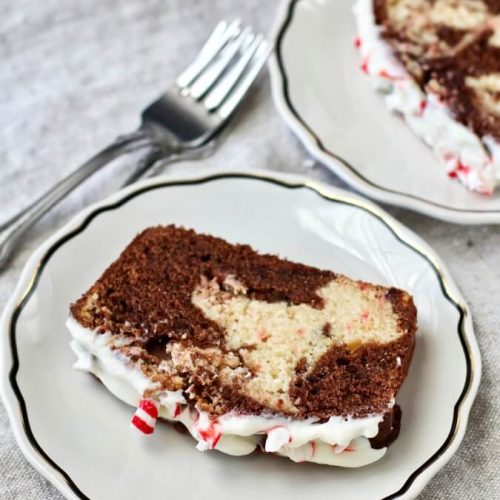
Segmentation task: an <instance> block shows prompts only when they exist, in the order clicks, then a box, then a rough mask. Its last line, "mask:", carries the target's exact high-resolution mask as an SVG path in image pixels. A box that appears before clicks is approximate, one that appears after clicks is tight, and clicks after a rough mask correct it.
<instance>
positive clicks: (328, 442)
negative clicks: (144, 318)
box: [67, 317, 386, 467]
mask: <svg viewBox="0 0 500 500" xmlns="http://www.w3.org/2000/svg"><path fill="white" fill-rule="evenodd" d="M67 327H68V329H69V331H70V332H71V335H72V337H73V340H72V342H71V347H72V349H73V351H74V352H75V354H76V356H77V362H76V363H75V365H74V367H75V368H77V369H80V370H83V371H86V372H89V373H92V374H94V375H95V376H97V377H98V378H99V379H100V380H101V381H102V382H103V384H104V385H105V386H106V387H107V388H108V390H109V391H110V392H111V393H113V394H114V395H115V396H116V397H117V398H119V399H121V400H122V401H124V402H125V403H127V404H129V405H131V406H134V407H135V406H137V405H138V403H139V401H140V399H141V398H142V397H143V394H144V392H145V391H147V390H151V389H153V390H154V389H155V383H153V382H152V381H151V380H150V379H149V378H148V377H146V376H145V375H144V373H143V372H142V371H141V369H140V367H139V366H138V365H137V364H134V363H133V362H131V360H130V359H128V358H127V357H126V356H124V355H123V354H121V353H120V352H119V351H117V350H115V349H113V348H112V347H115V348H116V347H120V346H121V345H126V344H127V343H128V342H129V339H127V338H126V337H125V336H119V335H111V334H108V333H104V334H102V333H101V334H100V333H97V332H94V331H92V330H90V329H87V328H84V327H82V326H81V325H80V324H79V323H78V322H77V321H76V320H75V319H74V318H72V317H70V318H69V319H68V321H67ZM154 397H155V399H156V400H157V402H158V404H159V416H160V417H161V418H164V419H166V420H169V421H172V422H180V423H182V424H183V425H184V426H185V427H186V428H187V429H188V431H189V432H190V434H191V435H192V436H193V438H194V439H195V440H196V441H197V442H198V444H197V448H198V449H199V450H202V451H204V450H208V449H216V450H219V451H221V452H223V453H227V454H229V455H247V454H250V453H252V452H253V451H254V450H255V448H256V447H257V446H261V447H262V448H263V449H264V450H265V451H267V452H272V453H276V454H278V455H281V456H286V457H288V458H290V459H291V460H293V461H296V462H315V463H319V464H326V465H335V466H342V467H361V466H363V465H367V464H370V463H372V462H375V461H376V460H379V459H380V458H381V457H382V456H383V455H384V454H385V452H386V448H382V449H373V448H371V446H370V441H369V439H370V438H373V437H375V436H376V435H377V433H378V426H379V423H380V422H382V420H383V416H382V415H371V416H367V417H363V418H344V417H331V418H330V419H329V420H328V421H326V422H323V423H320V422H318V421H317V419H315V418H310V419H308V420H293V419H288V418H283V417H281V416H277V415H261V416H249V415H237V414H226V415H222V416H219V417H218V418H216V419H213V418H210V416H209V415H208V414H207V413H205V412H203V411H199V410H197V409H196V408H192V407H189V406H188V405H187V402H186V400H185V398H184V396H183V394H182V392H181V391H162V392H158V393H155V396H154ZM214 431H215V432H216V434H217V436H218V437H217V439H216V440H214V439H213V436H214Z"/></svg>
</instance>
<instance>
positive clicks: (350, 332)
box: [177, 276, 402, 413]
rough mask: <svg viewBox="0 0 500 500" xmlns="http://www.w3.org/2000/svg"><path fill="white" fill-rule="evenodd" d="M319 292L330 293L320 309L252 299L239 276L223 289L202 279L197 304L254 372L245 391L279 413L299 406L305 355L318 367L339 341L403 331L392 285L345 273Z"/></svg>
mask: <svg viewBox="0 0 500 500" xmlns="http://www.w3.org/2000/svg"><path fill="white" fill-rule="evenodd" d="M227 290H230V291H229V292H227ZM317 294H318V295H319V296H320V297H321V298H322V299H323V307H322V308H321V309H316V308H313V307H311V306H310V305H309V304H300V305H291V304H288V303H286V302H265V301H260V300H255V299H250V298H249V297H248V296H247V295H246V290H245V288H244V287H243V285H242V284H241V283H239V282H238V281H236V280H235V279H234V278H229V280H228V279H227V278H226V280H225V282H224V286H223V289H221V288H220V286H219V285H218V283H217V281H216V280H212V281H207V280H206V279H202V282H201V283H200V285H198V287H197V288H196V289H195V291H194V293H193V297H192V302H193V304H194V305H195V306H196V307H198V308H199V309H201V310H202V312H203V315H204V316H205V317H206V318H209V319H210V320H212V321H214V322H215V323H217V324H218V325H219V326H220V327H221V329H222V330H223V331H224V332H225V334H224V335H225V345H226V347H227V348H228V349H229V350H231V351H235V352H238V354H239V356H241V358H243V361H244V365H245V367H247V368H248V369H249V370H251V372H250V373H249V374H248V375H251V377H245V374H243V376H242V377H241V380H239V384H240V385H241V386H242V387H243V388H244V392H245V393H246V394H248V395H249V396H250V397H252V398H253V399H254V400H256V401H258V402H260V403H262V404H263V405H265V406H268V407H270V408H273V409H275V410H276V411H279V410H282V411H286V412H288V413H294V412H295V411H297V408H296V407H295V406H294V403H293V401H291V400H290V396H289V393H288V390H289V387H290V384H291V382H292V380H293V377H294V376H295V374H296V367H297V364H298V363H299V361H300V360H303V359H305V360H306V362H307V365H308V366H314V365H316V363H317V361H318V360H319V359H320V357H321V356H322V355H323V354H325V352H326V351H327V350H328V349H329V348H330V347H331V346H332V345H334V344H337V345H343V346H348V347H352V348H353V349H355V348H356V347H358V346H359V345H361V344H365V343H369V342H373V343H376V344H386V343H389V342H392V341H394V340H397V339H398V338H399V337H400V336H401V335H402V331H401V330H400V329H399V328H398V324H397V316H396V315H395V314H394V312H393V309H392V304H391V302H390V300H388V299H387V298H386V294H387V289H385V288H381V287H380V288H376V287H366V286H364V284H362V283H358V282H356V281H352V280H350V279H348V278H345V277H343V276H338V277H337V278H336V279H334V280H332V281H330V282H329V283H327V284H326V285H325V286H323V287H322V288H320V289H319V290H318V291H317ZM325 325H328V326H327V328H326V331H325ZM246 346H250V347H249V348H248V349H247V348H246ZM197 354H199V352H197ZM186 355H187V356H189V353H186ZM180 356H181V354H180V353H178V354H177V357H178V358H179V357H180ZM233 371H234V370H232V369H231V368H230V367H229V368H226V369H223V370H222V371H221V373H220V378H221V380H222V381H225V382H230V381H231V379H232V378H234V373H233Z"/></svg>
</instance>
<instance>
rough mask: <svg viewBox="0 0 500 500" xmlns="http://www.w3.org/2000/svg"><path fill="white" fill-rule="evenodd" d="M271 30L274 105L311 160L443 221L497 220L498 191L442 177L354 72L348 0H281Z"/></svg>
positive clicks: (355, 58) (366, 81)
mask: <svg viewBox="0 0 500 500" xmlns="http://www.w3.org/2000/svg"><path fill="white" fill-rule="evenodd" d="M275 33H276V49H275V52H274V54H273V56H272V59H271V63H270V69H271V77H272V84H273V95H274V98H275V102H276V106H277V107H278V110H279V111H280V113H281V115H282V116H283V118H284V119H285V121H286V122H287V123H288V125H289V126H290V127H291V128H292V130H293V131H294V132H295V133H296V134H297V136H298V137H299V138H300V139H301V141H302V142H303V143H304V145H305V146H306V148H307V149H308V150H309V152H310V153H311V154H312V155H313V156H314V157H316V158H317V159H318V160H319V161H321V162H322V163H324V164H325V165H326V166H328V167H329V168H331V169H332V170H333V171H334V172H335V173H336V174H337V175H339V176H340V177H341V178H342V179H343V180H344V181H345V182H347V183H349V184H350V185H351V186H352V187H353V188H355V189H357V190H358V191H360V192H362V193H364V194H366V195H367V196H370V197H371V198H374V199H376V200H378V201H381V202H384V203H389V204H393V205H399V206H402V207H406V208H410V209H412V210H416V211H419V212H422V213H425V214H427V215H430V216H432V217H435V218H439V219H443V220H446V221H449V222H455V223H463V224H484V223H500V191H497V193H496V194H495V195H493V196H492V197H485V196H481V195H478V194H474V193H471V192H469V191H467V190H466V189H465V188H464V187H462V186H461V185H460V184H459V183H458V182H457V181H451V180H450V179H448V177H447V175H446V174H445V171H444V167H443V166H442V165H441V164H440V163H439V161H438V160H437V158H436V157H435V156H434V154H433V153H432V151H431V150H430V149H429V148H427V146H425V144H423V143H422V142H421V141H420V140H419V139H418V138H417V137H415V136H414V135H413V133H412V132H411V131H410V129H409V128H408V127H407V126H406V124H405V123H404V121H403V120H402V119H401V118H400V117H398V116H396V115H394V114H391V112H390V111H389V110H388V109H387V108H386V106H385V103H384V102H383V100H382V98H381V97H380V96H379V95H378V94H377V93H376V92H375V90H374V89H373V88H372V86H371V85H370V82H369V79H368V77H367V76H366V75H364V74H363V73H362V72H361V71H360V58H359V55H358V54H357V51H356V49H355V48H354V44H353V41H354V38H355V36H356V30H355V25H354V18H353V14H352V1H351V0H331V1H328V0H284V2H283V5H282V8H281V9H280V12H279V14H278V18H277V21H276V27H275Z"/></svg>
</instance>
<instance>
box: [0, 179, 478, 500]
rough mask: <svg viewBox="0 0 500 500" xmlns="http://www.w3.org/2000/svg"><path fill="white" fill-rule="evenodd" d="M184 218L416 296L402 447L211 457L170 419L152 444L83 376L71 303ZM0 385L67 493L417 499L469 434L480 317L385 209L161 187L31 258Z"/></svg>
mask: <svg viewBox="0 0 500 500" xmlns="http://www.w3.org/2000/svg"><path fill="white" fill-rule="evenodd" d="M168 223H176V224H180V225H184V226H187V227H192V228H194V229H196V230H198V231H204V232H208V233H212V234H214V235H217V236H221V237H223V238H226V239H228V240H229V241H232V242H245V243H250V244H251V245H252V246H253V247H254V248H256V249H258V250H260V251H262V252H272V253H277V254H279V255H282V256H286V257H288V258H290V259H293V260H296V261H299V262H305V263H307V264H312V265H315V266H319V267H323V268H327V269H333V270H336V271H339V272H342V273H346V274H348V275H350V276H352V277H354V278H363V279H365V280H372V281H375V282H379V283H382V284H385V285H394V286H397V287H402V288H405V289H407V290H409V291H410V292H411V293H412V294H413V295H414V297H415V301H416V305H417V308H418V311H419V333H418V337H417V343H416V350H415V356H414V359H413V363H412V366H411V370H410V373H409V376H408V379H407V381H406V382H405V384H404V386H403V389H402V392H401V395H400V398H399V402H400V404H401V406H402V408H403V422H402V430H401V434H400V437H399V439H398V440H397V441H396V442H395V443H394V444H393V445H392V446H391V447H390V448H389V451H388V453H387V454H386V456H385V457H384V458H383V459H382V460H380V461H379V462H377V463H375V464H373V465H370V466H367V467H365V468H361V469H355V470H347V469H338V468H331V467H325V466H317V465H311V464H307V465H306V464H304V465H297V464H294V463H293V462H290V461H288V460H285V459H281V458H276V457H269V456H264V455H261V454H254V455H252V456H249V457H244V458H230V457H228V456H225V455H222V454H219V453H217V452H207V453H200V452H198V451H197V450H196V449H195V448H194V442H193V441H192V439H191V438H190V437H189V436H186V435H180V434H178V433H176V432H175V431H174V430H173V429H172V428H171V427H170V426H167V425H160V426H159V427H160V428H159V429H157V432H156V433H155V434H154V436H152V437H149V438H144V437H142V436H139V435H138V433H136V432H133V431H131V430H130V428H129V422H130V418H131V416H132V414H133V412H134V409H132V408H131V407H128V406H127V405H125V404H123V403H122V402H120V401H119V400H117V399H116V398H114V397H113V396H112V395H111V394H110V393H108V392H107V391H106V390H105V389H104V387H103V386H102V385H100V384H98V383H96V382H95V380H93V379H92V378H91V377H89V376H88V375H87V374H84V373H81V372H78V371H75V370H73V369H72V364H73V362H74V355H73V353H72V352H71V351H70V349H69V345H68V344H69V333H68V332H67V331H66V328H65V326H64V323H65V320H66V317H67V315H68V304H69V303H70V302H71V301H73V300H75V299H76V298H77V297H78V296H79V295H80V294H81V293H82V292H83V291H85V290H86V289H87V288H88V287H89V286H90V285H91V283H92V282H93V281H94V280H95V279H96V278H97V277H98V276H99V275H100V274H101V272H102V271H103V270H104V269H105V267H106V266H107V265H108V264H109V263H110V262H111V261H112V260H114V259H115V258H116V257H117V256H118V254H119V252H120V251H121V250H122V249H123V248H124V247H125V245H126V244H127V243H128V242H129V241H130V240H131V239H132V237H133V236H134V235H135V234H136V233H137V232H139V231H140V230H142V229H143V228H145V227H147V226H150V225H154V224H168ZM0 337H1V343H2V344H1V345H2V364H1V385H2V396H3V400H4V403H5V405H6V407H7V409H8V412H9V416H10V420H11V423H12V426H13V428H14V431H15V435H16V438H17V440H18V442H19V445H20V447H21V449H22V450H23V452H24V453H25V455H26V457H27V458H28V459H29V460H30V462H31V463H33V465H34V466H35V467H36V468H37V469H38V470H39V471H40V472H42V474H44V475H45V476H46V477H47V478H49V479H50V480H51V481H52V482H53V483H54V484H55V485H56V486H57V487H58V488H59V489H60V490H61V491H62V492H63V493H64V494H65V495H66V496H67V497H68V498H92V499H94V500H97V499H103V500H109V499H118V498H119V499H120V500H127V499H137V498H185V499H190V498H217V499H219V500H226V499H227V500H229V499H234V498H239V499H242V500H244V499H251V498H252V499H253V498H273V499H276V500H281V499H283V500H284V499H286V500H294V499H303V498H334V497H335V498H351V499H355V500H358V499H370V500H372V499H374V498H410V497H413V496H414V495H415V494H416V493H417V492H418V491H420V490H421V489H422V488H423V486H424V485H425V484H426V482H427V481H428V480H429V479H430V478H431V477H432V475H433V474H435V473H436V471H437V470H438V469H439V468H441V467H442V466H443V464H444V463H446V461H447V460H449V459H450V457H451V456H452V454H453V453H454V452H455V450H456V449H457V447H458V445H459V443H460V441H461V440H462V437H463V434H464V432H465V427H466V424H467V416H468V413H469V410H470V406H471V404H472V401H473V399H474V396H475V394H476V391H477V386H478V384H479V378H480V370H481V368H480V356H479V352H478V348H477V345H476V341H475V339H474V332H473V328H472V321H471V317H470V313H469V311H468V309H467V307H466V305H465V303H464V300H463V298H462V297H461V296H460V293H459V292H458V290H457V288H456V286H455V284H454V283H453V280H452V279H451V277H450V276H449V274H448V272H447V271H446V269H445V268H444V266H443V264H442V263H441V261H440V259H439V258H438V257H437V256H436V254H435V253H434V252H433V251H432V250H431V249H430V248H429V246H428V245H427V244H425V243H424V242H423V241H422V240H421V239H420V238H418V237H417V236H416V235H415V234H413V233H412V232H411V231H410V230H408V229H406V228H405V227H404V226H402V225H401V224H400V223H398V222H397V221H396V220H395V219H393V218H392V217H390V216H389V215H388V214H387V213H385V212H384V211H383V210H381V209H380V208H378V207H376V206H375V205H373V204H371V203H368V202H366V201H364V200H361V199H360V198H358V197H356V196H354V195H352V194H350V193H347V192H345V191H341V190H339V189H334V188H331V187H327V186H325V185H321V184H315V183H311V182H309V181H307V180H306V179H305V178H303V177H299V176H285V175H278V174H272V173H264V172H260V173H259V172H257V173H255V174H243V173H240V174H238V173H232V174H231V173H218V174H217V175H215V176H214V175H212V176H210V177H205V178H203V177H188V178H172V177H165V178H158V179H154V180H151V181H147V182H144V183H142V184H140V185H138V186H137V187H132V188H129V189H127V190H124V191H121V192H119V193H117V194H115V195H113V196H112V197H111V198H109V199H108V200H106V201H104V202H102V203H99V204H97V205H94V206H92V207H90V208H88V209H87V210H84V211H83V212H82V213H81V214H79V215H78V216H76V217H75V218H74V219H73V220H72V221H71V222H70V223H69V224H67V225H66V226H65V227H64V228H63V229H61V230H60V231H58V232H57V234H55V235H54V236H53V237H52V238H50V239H49V240H48V241H47V242H46V243H45V244H43V245H42V246H41V247H40V248H39V249H38V250H37V251H36V252H35V253H34V254H33V256H32V257H31V258H30V260H29V262H28V263H27V265H26V267H25V269H24V271H23V273H22V276H21V279H20V282H19V285H18V286H17V289H16V291H15V293H14V295H13V297H12V299H11V300H10V302H9V304H8V306H7V308H6V310H5V313H4V315H3V318H2V321H1V328H0Z"/></svg>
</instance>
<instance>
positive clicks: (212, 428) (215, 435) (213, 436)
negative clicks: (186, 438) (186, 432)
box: [198, 419, 222, 450]
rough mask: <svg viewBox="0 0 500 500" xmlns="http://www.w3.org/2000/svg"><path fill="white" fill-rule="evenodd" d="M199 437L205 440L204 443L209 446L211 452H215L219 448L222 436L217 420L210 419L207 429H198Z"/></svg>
mask: <svg viewBox="0 0 500 500" xmlns="http://www.w3.org/2000/svg"><path fill="white" fill-rule="evenodd" d="M198 435H199V436H200V438H201V439H203V441H205V442H206V443H207V444H208V448H209V449H210V450H213V449H214V448H215V447H216V446H217V443H218V442H219V439H220V438H221V436H222V434H221V432H220V431H219V425H218V424H217V419H215V420H212V419H210V420H209V421H208V425H206V427H205V428H198Z"/></svg>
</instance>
